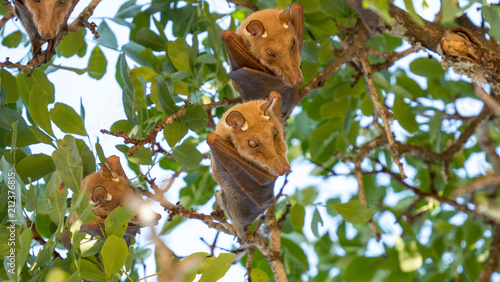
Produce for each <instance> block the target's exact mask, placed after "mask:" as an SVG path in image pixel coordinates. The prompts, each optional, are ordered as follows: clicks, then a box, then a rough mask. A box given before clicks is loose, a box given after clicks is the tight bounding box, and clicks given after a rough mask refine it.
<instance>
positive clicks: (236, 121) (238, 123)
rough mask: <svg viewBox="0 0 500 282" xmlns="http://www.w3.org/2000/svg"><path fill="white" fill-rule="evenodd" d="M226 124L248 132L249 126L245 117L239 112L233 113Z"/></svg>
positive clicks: (227, 118) (228, 116)
mask: <svg viewBox="0 0 500 282" xmlns="http://www.w3.org/2000/svg"><path fill="white" fill-rule="evenodd" d="M226 124H227V125H229V126H230V127H231V128H234V129H241V130H243V131H245V130H247V128H248V125H247V122H246V121H245V117H243V115H242V114H241V113H240V112H238V111H231V112H230V113H229V114H228V115H227V117H226Z"/></svg>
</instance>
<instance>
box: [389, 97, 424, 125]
mask: <svg viewBox="0 0 500 282" xmlns="http://www.w3.org/2000/svg"><path fill="white" fill-rule="evenodd" d="M392 111H393V112H394V115H395V116H396V118H397V119H398V122H399V124H401V126H402V127H403V128H404V129H406V130H408V132H410V133H414V132H417V131H418V123H417V121H416V120H415V114H414V113H413V112H412V107H411V106H410V105H408V104H406V103H405V102H404V101H403V97H401V96H399V95H396V98H395V100H394V107H393V108H392Z"/></svg>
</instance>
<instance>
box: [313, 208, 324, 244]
mask: <svg viewBox="0 0 500 282" xmlns="http://www.w3.org/2000/svg"><path fill="white" fill-rule="evenodd" d="M319 224H321V225H323V219H322V218H321V214H319V211H318V208H317V207H315V208H314V214H313V219H312V221H311V231H312V232H313V234H314V236H316V238H319V231H318V225H319Z"/></svg>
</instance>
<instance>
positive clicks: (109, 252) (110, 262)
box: [101, 235, 128, 279]
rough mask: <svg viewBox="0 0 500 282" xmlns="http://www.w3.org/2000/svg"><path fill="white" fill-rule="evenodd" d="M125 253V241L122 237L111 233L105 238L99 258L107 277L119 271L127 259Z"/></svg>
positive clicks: (126, 250) (126, 251)
mask: <svg viewBox="0 0 500 282" xmlns="http://www.w3.org/2000/svg"><path fill="white" fill-rule="evenodd" d="M127 253H128V248H127V243H125V240H124V239H123V238H119V237H117V236H116V235H111V236H109V237H108V238H107V239H106V242H104V245H103V246H102V250H101V258H102V259H101V260H102V263H103V265H104V273H106V277H107V278H108V279H110V278H111V277H113V276H115V275H116V274H118V272H120V270H121V268H122V267H123V265H124V264H125V260H126V259H127Z"/></svg>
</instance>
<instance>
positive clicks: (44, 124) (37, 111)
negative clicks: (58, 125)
mask: <svg viewBox="0 0 500 282" xmlns="http://www.w3.org/2000/svg"><path fill="white" fill-rule="evenodd" d="M48 105H49V94H48V93H47V92H46V91H45V90H43V89H42V88H41V87H40V86H38V85H35V86H34V87H33V88H32V89H31V94H30V107H29V109H30V113H31V116H32V117H33V120H34V121H35V122H36V123H37V124H38V125H39V126H40V127H41V128H42V129H43V130H45V132H47V133H48V134H50V135H52V136H54V133H53V132H52V125H51V123H50V116H49V111H48V109H47V106H48Z"/></svg>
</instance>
